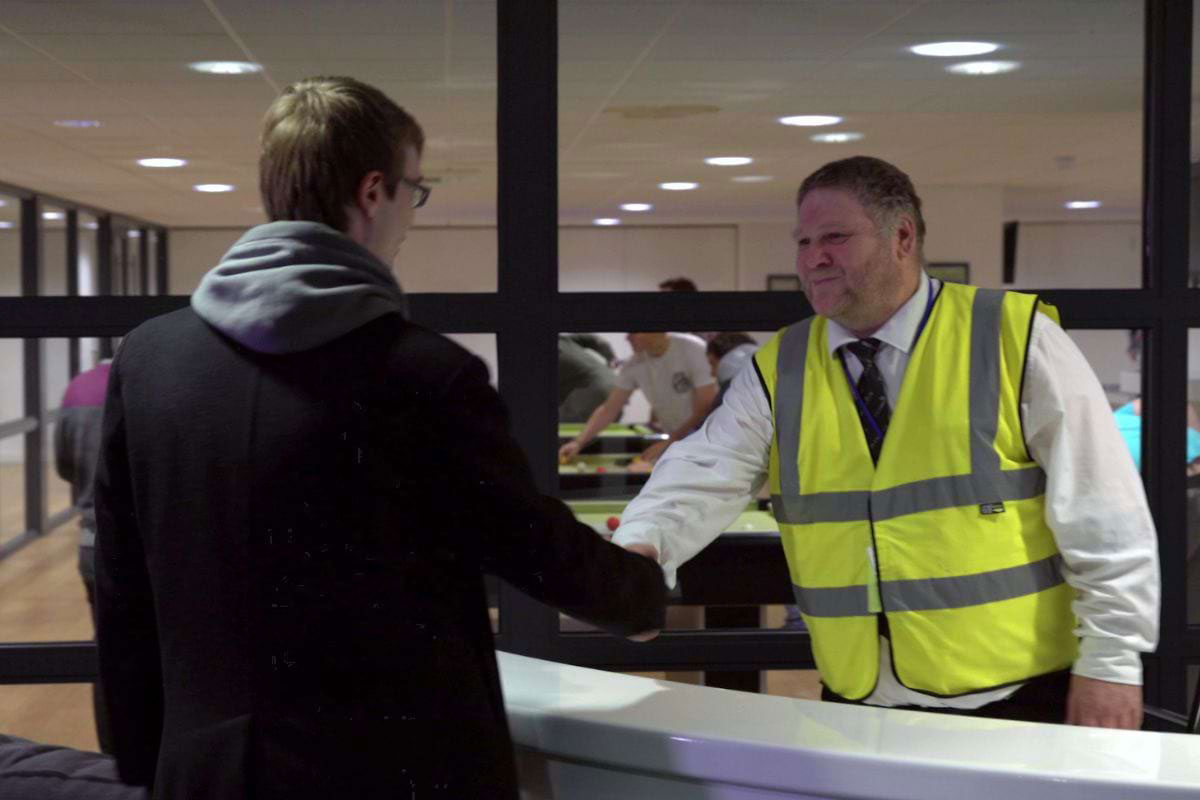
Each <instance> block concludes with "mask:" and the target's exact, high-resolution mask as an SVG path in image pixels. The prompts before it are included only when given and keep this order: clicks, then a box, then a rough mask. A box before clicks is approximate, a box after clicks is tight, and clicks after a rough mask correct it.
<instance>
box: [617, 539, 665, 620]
mask: <svg viewBox="0 0 1200 800" xmlns="http://www.w3.org/2000/svg"><path fill="white" fill-rule="evenodd" d="M624 547H625V549H626V550H628V551H629V552H631V553H637V554H638V555H639V556H645V557H646V558H648V559H650V560H651V561H653V562H654V563H655V564H657V563H658V549H657V548H655V547H654V545H650V544H638V543H633V544H627V545H624ZM660 633H662V631H660V630H657V629H655V630H650V631H642V632H641V633H635V634H634V635H632V636H630V637H628V638H629V641H631V642H648V641H650V640H651V639H653V638H654V637H656V636H658V635H659V634H660Z"/></svg>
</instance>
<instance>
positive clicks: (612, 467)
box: [558, 453, 650, 500]
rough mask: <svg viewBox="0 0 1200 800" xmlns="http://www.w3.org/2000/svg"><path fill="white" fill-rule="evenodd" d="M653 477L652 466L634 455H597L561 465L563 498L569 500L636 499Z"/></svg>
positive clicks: (584, 456) (561, 492)
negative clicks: (651, 474)
mask: <svg viewBox="0 0 1200 800" xmlns="http://www.w3.org/2000/svg"><path fill="white" fill-rule="evenodd" d="M649 477H650V465H649V464H647V463H646V462H644V461H641V460H640V459H637V458H636V456H635V455H634V454H631V453H593V454H591V455H581V456H576V457H575V459H574V460H572V461H571V462H570V463H567V464H559V465H558V485H559V490H560V492H559V493H560V495H561V496H562V498H563V499H565V500H582V499H584V498H599V497H606V498H625V499H629V498H632V497H633V496H634V495H635V494H637V493H638V491H639V490H640V489H641V488H642V487H643V486H644V485H645V484H646V480H647V479H648V478H649Z"/></svg>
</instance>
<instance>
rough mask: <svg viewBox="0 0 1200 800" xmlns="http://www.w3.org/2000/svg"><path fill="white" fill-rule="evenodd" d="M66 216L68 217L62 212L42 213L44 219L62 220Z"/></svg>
mask: <svg viewBox="0 0 1200 800" xmlns="http://www.w3.org/2000/svg"><path fill="white" fill-rule="evenodd" d="M65 216H66V214H64V213H63V212H61V211H43V212H42V219H62V218H64V217H65Z"/></svg>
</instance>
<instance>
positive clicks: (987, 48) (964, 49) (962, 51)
mask: <svg viewBox="0 0 1200 800" xmlns="http://www.w3.org/2000/svg"><path fill="white" fill-rule="evenodd" d="M909 49H910V50H912V51H913V52H914V53H916V54H917V55H919V56H934V57H935V58H952V57H955V56H958V57H961V56H981V55H983V54H985V53H994V52H996V51H997V50H999V49H1000V45H998V44H992V43H991V42H929V43H928V44H919V45H916V46H915V47H910V48H909Z"/></svg>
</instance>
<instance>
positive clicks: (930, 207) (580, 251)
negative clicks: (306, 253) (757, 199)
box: [171, 186, 1200, 419]
mask: <svg viewBox="0 0 1200 800" xmlns="http://www.w3.org/2000/svg"><path fill="white" fill-rule="evenodd" d="M921 192H922V199H923V203H924V214H925V219H926V227H927V234H926V241H925V256H926V259H927V260H928V261H930V262H939V261H950V262H967V263H968V264H969V265H970V271H971V274H970V277H971V282H972V283H973V284H976V285H978V286H986V287H993V288H994V287H1000V286H1001V285H1002V283H1001V280H1002V263H1003V224H1004V222H1005V221H1006V220H1005V217H1004V206H1003V192H1002V190H1001V189H1000V188H999V187H984V188H979V187H971V188H965V187H956V186H930V187H922V188H921ZM792 226H793V221H792V219H791V217H790V210H787V209H785V210H783V212H782V213H781V214H780V219H779V220H778V221H775V222H771V221H767V222H743V223H731V224H722V225H718V224H714V225H664V226H625V227H616V228H593V227H564V228H562V229H561V230H560V234H559V258H560V264H561V270H560V278H559V283H560V286H561V288H562V289H563V290H564V291H653V290H654V289H655V288H656V287H657V284H658V282H659V281H661V280H663V279H664V278H668V277H675V276H677V275H686V276H688V277H691V278H692V279H693V280H695V281H696V282H697V283H698V284H699V285H700V287H701V288H702V289H706V290H733V289H738V290H750V291H757V290H762V289H764V288H765V287H766V277H767V275H770V274H780V273H782V274H790V273H792V271H793V269H794V259H795V247H794V245H793V243H792V237H791V230H792ZM240 234H241V231H239V230H187V229H180V230H176V231H173V232H172V234H171V265H172V286H173V291H175V292H190V291H191V290H192V289H193V288H194V287H195V285H196V283H197V282H198V281H199V279H200V277H201V276H202V275H203V274H204V272H205V271H206V270H207V269H208V268H210V267H211V265H212V264H213V263H215V262H216V260H217V259H218V258H219V257H220V255H221V254H222V253H223V252H224V251H225V249H227V248H228V246H229V245H230V244H231V243H232V242H233V241H234V240H236V239H237V237H238V236H239V235H240ZM1140 241H1141V226H1140V223H1138V222H1136V221H1133V222H1106V223H1073V222H1059V223H1022V224H1021V226H1020V230H1019V235H1018V250H1017V270H1016V277H1017V282H1016V283H1015V284H1014V285H1013V288H1021V289H1044V288H1077V287H1078V288H1111V287H1130V286H1137V285H1138V284H1139V283H1140V276H1141V260H1140V252H1139V248H1140ZM496 261H497V248H496V234H495V230H494V229H493V228H416V229H414V230H413V231H412V232H411V233H410V234H409V239H408V241H407V242H406V243H405V245H404V249H403V251H402V252H401V257H400V260H399V262H398V264H397V267H396V270H397V274H398V275H399V277H400V280H401V283H402V284H403V285H404V287H405V289H406V290H407V291H411V292H464V291H472V292H492V291H495V288H496ZM1072 337H1073V338H1074V339H1075V341H1076V342H1077V344H1079V346H1080V348H1081V349H1082V350H1083V352H1084V354H1085V356H1086V357H1087V358H1088V360H1089V362H1090V363H1091V364H1092V365H1093V368H1094V369H1095V370H1096V371H1097V374H1098V375H1099V377H1100V379H1101V382H1102V383H1103V384H1105V385H1106V386H1108V387H1116V386H1117V385H1118V384H1119V383H1120V373H1121V371H1122V370H1128V369H1129V368H1130V367H1131V366H1132V365H1131V363H1130V362H1129V360H1128V357H1127V356H1126V353H1125V341H1126V334H1125V333H1124V332H1117V331H1074V332H1072ZM607 338H608V339H609V341H610V342H611V343H612V344H613V347H614V349H616V351H617V352H618V354H619V355H622V356H625V355H628V354H629V347H628V344H627V343H626V342H625V340H624V336H623V335H622V334H615V333H614V334H611V335H608V336H607ZM462 340H463V342H464V344H465V345H466V346H468V347H469V348H470V349H472V351H474V352H477V353H478V354H479V355H480V356H481V357H482V358H484V360H485V361H487V362H488V365H489V367H490V368H491V370H492V374H493V376H494V375H495V365H496V361H495V338H494V337H491V336H471V337H463V338H462ZM1192 360H1193V362H1195V363H1193V365H1192V370H1191V371H1192V374H1193V376H1194V377H1200V332H1197V334H1196V335H1195V336H1194V340H1193V347H1192ZM647 413H648V412H647V411H646V409H645V408H644V404H642V405H640V406H634V407H632V408H631V409H630V411H629V414H628V418H632V419H639V418H644V417H645V415H646V414H647Z"/></svg>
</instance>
